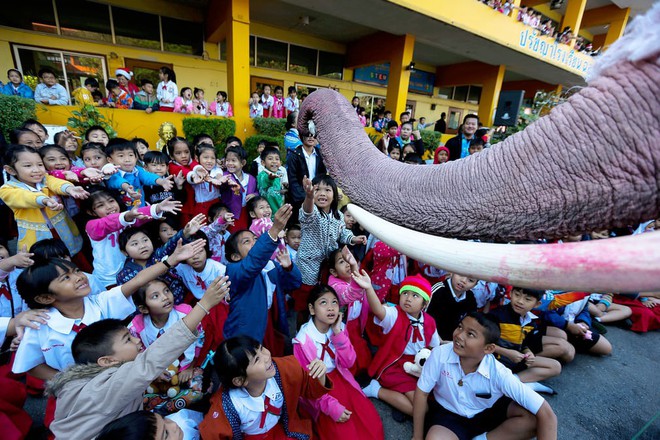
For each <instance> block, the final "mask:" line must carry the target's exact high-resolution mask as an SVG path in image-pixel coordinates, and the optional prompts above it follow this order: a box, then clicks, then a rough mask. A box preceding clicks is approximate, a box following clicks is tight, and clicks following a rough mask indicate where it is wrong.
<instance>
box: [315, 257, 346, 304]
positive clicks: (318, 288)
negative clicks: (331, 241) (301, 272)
mask: <svg viewBox="0 0 660 440" xmlns="http://www.w3.org/2000/svg"><path fill="white" fill-rule="evenodd" d="M339 252H341V251H339ZM330 255H332V254H330ZM335 255H336V254H335ZM329 258H330V257H328V259H329ZM328 292H330V293H332V294H333V295H334V296H335V298H337V303H339V297H338V296H337V291H336V290H335V289H333V288H332V287H330V286H328V285H327V284H317V285H315V286H314V287H313V288H312V290H311V291H310V292H309V295H308V296H307V305H308V306H309V305H312V306H313V305H314V303H315V302H316V300H317V299H319V298H320V297H322V296H323V295H324V294H325V293H328ZM337 313H339V307H337Z"/></svg>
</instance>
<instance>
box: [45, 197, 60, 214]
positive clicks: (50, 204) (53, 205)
mask: <svg viewBox="0 0 660 440" xmlns="http://www.w3.org/2000/svg"><path fill="white" fill-rule="evenodd" d="M42 203H43V204H44V206H45V207H46V208H48V209H50V210H52V211H61V210H63V209H64V206H63V205H62V204H61V203H60V202H59V200H58V199H55V198H53V197H46V198H45V199H44V200H43V202H42Z"/></svg>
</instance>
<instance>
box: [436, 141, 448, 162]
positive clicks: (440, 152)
mask: <svg viewBox="0 0 660 440" xmlns="http://www.w3.org/2000/svg"><path fill="white" fill-rule="evenodd" d="M448 160H449V148H447V147H445V146H444V145H441V146H439V147H438V148H436V150H435V154H433V163H434V164H441V163H445V162H447V161H448Z"/></svg>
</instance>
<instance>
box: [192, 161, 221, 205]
mask: <svg viewBox="0 0 660 440" xmlns="http://www.w3.org/2000/svg"><path fill="white" fill-rule="evenodd" d="M208 173H209V177H211V178H216V177H219V176H220V177H221V176H222V175H223V171H222V168H220V167H219V166H217V165H216V166H214V167H213V169H211V171H209V172H208ZM192 177H193V174H192V173H189V174H188V176H187V177H186V180H187V182H188V183H189V184H190V185H191V186H192V188H193V191H194V192H195V214H204V215H205V216H206V215H208V213H209V208H210V207H211V206H212V205H213V204H214V203H217V202H218V199H219V198H220V188H219V187H217V186H215V185H214V184H212V183H211V182H202V183H193V181H192Z"/></svg>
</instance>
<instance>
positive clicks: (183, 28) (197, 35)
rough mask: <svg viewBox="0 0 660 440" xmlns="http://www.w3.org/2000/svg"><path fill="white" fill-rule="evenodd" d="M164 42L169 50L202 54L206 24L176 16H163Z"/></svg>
mask: <svg viewBox="0 0 660 440" xmlns="http://www.w3.org/2000/svg"><path fill="white" fill-rule="evenodd" d="M160 19H161V23H162V25H163V44H164V46H165V50H166V51H168V52H178V53H186V54H190V55H201V54H202V52H203V40H204V25H203V24H202V23H193V22H191V21H184V20H177V19H175V18H168V17H161V18H160Z"/></svg>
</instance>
